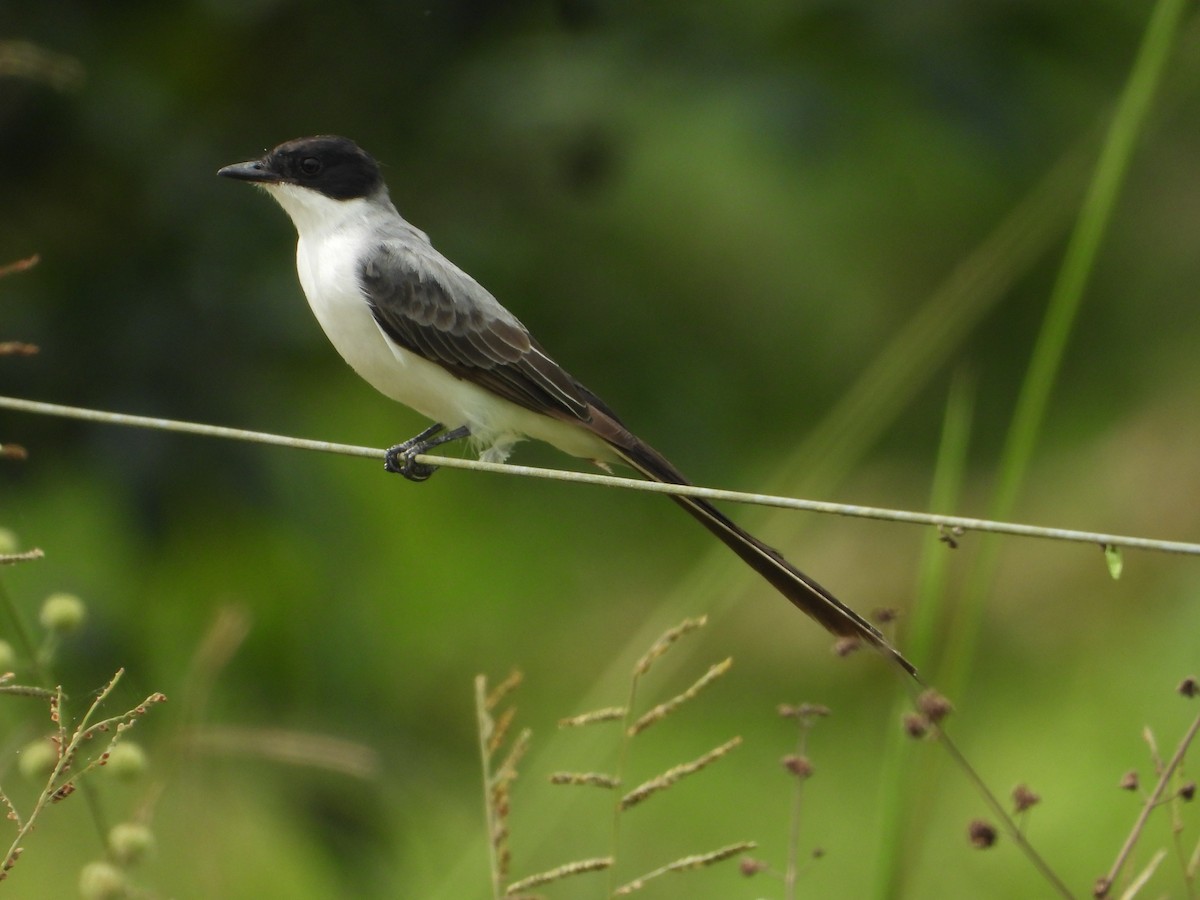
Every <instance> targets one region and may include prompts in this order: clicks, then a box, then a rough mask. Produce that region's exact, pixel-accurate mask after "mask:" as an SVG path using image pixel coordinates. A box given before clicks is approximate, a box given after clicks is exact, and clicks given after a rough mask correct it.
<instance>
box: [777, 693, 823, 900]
mask: <svg viewBox="0 0 1200 900" xmlns="http://www.w3.org/2000/svg"><path fill="white" fill-rule="evenodd" d="M776 712H778V714H779V715H780V717H782V718H784V719H795V720H796V725H797V728H798V730H799V734H798V735H797V737H796V751H795V753H793V754H790V755H789V756H785V757H784V758H783V766H784V768H785V769H787V770H788V771H789V772H790V773H791V774H792V775H794V776H795V780H796V786H795V788H794V789H793V791H792V811H791V828H790V833H789V835H788V856H787V867H786V868H785V869H784V872H783V890H784V896H785V897H786V898H787V900H793V898H794V897H795V896H796V881H797V878H798V877H799V872H800V826H801V823H802V820H803V815H802V814H803V811H804V784H805V782H807V781H808V779H809V778H811V777H812V773H813V767H812V762H811V761H810V760H809V758H808V736H809V732H811V731H812V729H813V726H814V725H816V723H817V722H818V721H819V720H821V719H824V718H826V717H828V716H829V715H830V709H829V707H828V706H823V705H822V704H820V703H799V704H796V705H795V706H792V705H789V704H786V703H783V704H780V705H779V706H778V707H777V709H776Z"/></svg>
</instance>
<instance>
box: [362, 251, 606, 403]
mask: <svg viewBox="0 0 1200 900" xmlns="http://www.w3.org/2000/svg"><path fill="white" fill-rule="evenodd" d="M358 277H359V285H360V287H361V289H362V292H363V294H364V295H365V297H366V299H367V301H368V302H369V303H370V305H371V311H372V313H373V314H374V316H375V321H376V322H377V323H379V327H380V328H382V329H383V331H384V333H385V334H387V336H388V337H390V338H391V339H392V340H393V341H395V342H396V343H397V344H399V345H400V346H401V347H404V348H405V349H406V350H410V351H412V352H413V353H416V354H418V355H420V356H422V357H424V358H425V359H427V360H429V361H430V362H434V363H437V364H438V365H440V366H442V367H443V368H445V369H446V370H447V371H449V372H450V373H451V374H453V375H456V376H457V377H459V378H462V379H465V380H467V381H471V382H474V383H475V384H478V385H480V386H481V387H484V388H486V389H488V390H490V391H492V392H493V393H496V394H499V395H500V396H502V397H504V398H506V399H508V400H511V401H512V402H513V403H516V404H518V405H520V406H523V407H525V408H527V409H531V410H533V411H535V412H540V413H544V414H548V415H552V416H554V417H555V418H567V419H577V420H580V421H584V422H587V421H590V420H591V409H592V407H593V406H595V407H599V408H601V409H605V410H606V412H607V409H606V408H605V407H604V405H603V404H601V403H600V402H599V401H598V400H597V398H596V397H595V396H594V395H593V394H592V393H591V392H590V391H589V390H587V388H585V387H584V386H583V385H581V384H580V383H579V382H578V381H576V380H575V379H574V378H572V377H571V375H570V374H569V373H567V372H566V371H565V370H564V369H563V368H562V367H561V366H559V365H558V364H557V363H556V362H554V361H553V360H552V359H550V357H548V356H547V355H546V354H545V352H544V351H543V350H542V348H541V347H540V346H539V345H538V343H537V342H536V341H535V340H534V339H533V338H532V337H531V336H530V334H529V332H528V331H527V330H526V328H525V326H524V325H522V324H521V323H520V321H518V319H517V318H516V317H515V316H514V315H512V313H510V312H508V310H506V309H505V308H504V307H503V306H501V305H500V303H499V302H498V301H497V300H496V299H495V298H494V297H492V295H491V294H489V293H488V292H487V291H486V290H485V289H484V288H483V287H481V286H480V285H479V283H478V282H476V281H475V280H474V279H472V278H471V277H470V276H469V275H467V274H466V273H464V272H463V271H462V270H461V269H458V268H457V267H455V266H454V265H453V264H452V263H450V262H449V261H447V260H445V258H444V257H441V256H440V254H437V252H436V251H433V252H432V254H430V255H421V254H416V253H414V252H413V250H412V249H411V248H410V247H409V246H406V242H404V241H397V240H388V241H383V242H381V243H380V244H379V245H378V246H377V248H376V249H375V252H373V253H371V254H368V255H367V257H366V258H365V259H364V260H363V262H362V264H361V265H360V266H359V272H358Z"/></svg>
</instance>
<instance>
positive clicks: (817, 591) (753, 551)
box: [610, 432, 917, 677]
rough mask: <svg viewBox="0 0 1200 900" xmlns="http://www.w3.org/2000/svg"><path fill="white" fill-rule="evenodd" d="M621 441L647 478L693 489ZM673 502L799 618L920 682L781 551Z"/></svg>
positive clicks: (716, 515) (693, 506)
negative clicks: (869, 650)
mask: <svg viewBox="0 0 1200 900" xmlns="http://www.w3.org/2000/svg"><path fill="white" fill-rule="evenodd" d="M621 437H622V438H623V440H621V441H620V444H619V445H618V444H617V443H616V442H611V441H610V442H611V444H612V446H613V449H614V450H616V451H617V452H618V453H619V454H620V455H621V458H622V459H624V460H625V461H626V462H627V463H628V464H629V465H630V466H632V467H633V468H635V469H637V470H638V471H639V472H640V473H641V474H642V475H644V476H645V477H646V478H648V479H650V480H651V481H659V482H664V483H666V484H691V482H689V481H688V480H687V479H686V478H685V477H684V476H683V474H682V473H681V472H680V471H679V470H678V469H676V468H675V467H674V466H673V465H671V463H670V462H668V461H667V460H666V459H665V458H664V457H663V456H662V455H661V454H660V453H659V452H658V451H657V450H655V449H654V448H653V447H650V446H649V445H648V444H646V443H644V442H643V441H641V440H640V439H639V438H637V437H636V436H634V435H632V434H629V433H628V432H625V434H623V435H621ZM671 499H672V500H674V501H675V502H676V503H678V504H679V505H680V506H682V507H683V508H684V509H685V510H687V511H688V512H689V513H690V514H691V515H692V516H693V517H694V518H695V519H696V520H698V521H699V522H700V524H701V525H703V526H704V527H705V528H707V529H708V530H709V531H711V532H712V533H713V534H714V535H715V536H716V537H717V538H719V539H720V541H721V542H722V543H723V544H725V546H727V547H728V548H729V549H730V550H732V551H733V552H734V553H736V554H737V555H738V556H739V557H741V558H742V561H743V562H745V563H746V564H747V565H748V566H750V568H752V569H754V571H756V572H757V573H758V574H759V575H761V576H762V577H763V578H765V579H766V580H767V581H769V582H770V583H771V585H772V586H773V587H774V588H775V589H776V590H777V591H779V593H781V594H783V596H785V597H787V599H788V600H790V601H791V602H792V604H793V605H795V606H796V607H797V608H798V609H799V610H800V611H801V612H803V613H805V614H807V615H808V616H810V617H812V618H813V619H815V620H816V621H817V622H818V623H819V624H820V625H822V626H823V627H824V628H826V629H827V630H828V631H830V632H832V633H833V634H835V635H838V636H839V637H852V638H858V639H859V640H861V641H864V642H865V643H868V644H871V645H873V646H875V647H877V648H878V649H879V651H880V652H881V653H883V654H884V656H886V657H890V658H891V659H892V660H894V661H895V662H896V663H897V664H898V665H899V666H900V667H901V668H902V669H904V670H905V671H906V672H908V674H910V675H912V676H914V677H916V675H917V670H916V667H915V666H914V665H913V664H912V663H910V662H909V661H908V660H907V659H905V658H904V656H903V655H902V654H901V653H900V651H898V650H896V648H894V647H893V646H892V645H891V644H890V643H888V640H887V638H885V637H884V636H883V635H882V634H880V632H879V629H877V628H876V627H875V626H874V625H872V624H871V623H870V622H868V621H867V620H866V619H864V618H863V617H862V616H860V615H859V614H858V613H856V612H855V611H854V610H852V609H851V608H850V607H848V606H846V604H844V603H842V601H840V600H839V599H838V598H837V597H835V596H833V594H831V593H830V592H829V591H827V590H826V589H825V588H823V587H821V585H819V584H817V582H815V581H813V580H812V579H811V578H809V577H808V576H807V575H805V574H804V573H803V572H801V571H800V570H799V569H797V568H796V567H795V566H793V565H792V564H791V563H789V562H788V561H787V560H786V559H784V558H783V556H782V555H781V554H780V553H779V551H778V550H775V549H773V548H772V547H768V546H767V545H766V544H764V543H763V542H762V541H760V540H759V539H758V538H756V537H755V536H754V535H752V534H750V533H749V532H748V531H746V530H745V529H744V528H742V527H740V526H739V525H737V524H735V523H734V522H733V521H732V520H730V519H729V518H728V517H727V516H726V515H724V514H723V513H722V512H720V511H719V510H718V509H717V508H716V507H714V506H713V505H712V504H711V503H709V502H708V501H706V500H703V499H700V498H699V497H682V496H679V495H677V494H672V495H671Z"/></svg>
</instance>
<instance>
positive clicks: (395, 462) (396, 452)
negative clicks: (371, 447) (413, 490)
mask: <svg viewBox="0 0 1200 900" xmlns="http://www.w3.org/2000/svg"><path fill="white" fill-rule="evenodd" d="M425 449H426V448H425V447H424V446H423V445H421V444H414V443H412V442H411V441H406V442H405V443H403V444H397V445H396V446H395V447H391V448H389V449H388V452H387V453H386V454H384V457H383V467H384V469H386V470H387V471H389V472H391V473H393V474H395V475H403V476H404V477H405V478H407V479H408V480H409V481H426V480H427V479H428V478H429V476H430V475H432V474H433V473H434V472H436V471H437V470H438V467H437V466H431V465H429V464H428V463H420V462H417V460H416V457H417V456H418V455H419V454H421V453H424V452H425Z"/></svg>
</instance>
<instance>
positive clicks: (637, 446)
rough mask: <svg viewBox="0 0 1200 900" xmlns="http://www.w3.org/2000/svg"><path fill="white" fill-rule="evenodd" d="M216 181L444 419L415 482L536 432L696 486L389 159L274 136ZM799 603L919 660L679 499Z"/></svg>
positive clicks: (332, 321)
mask: <svg viewBox="0 0 1200 900" xmlns="http://www.w3.org/2000/svg"><path fill="white" fill-rule="evenodd" d="M217 174H218V175H221V176H224V177H226V178H231V179H235V180H239V181H245V182H250V183H251V184H254V185H256V186H258V187H260V188H262V189H263V190H265V191H266V193H268V194H269V195H270V196H271V197H272V198H273V199H274V200H275V201H276V202H277V203H278V204H279V205H280V206H281V207H283V210H284V211H285V212H286V213H287V214H288V216H289V217H290V218H291V220H292V223H293V224H294V225H295V228H296V232H297V236H298V240H297V244H296V270H297V273H298V275H299V279H300V285H301V288H302V289H303V291H304V294H305V296H306V298H307V299H308V303H309V306H310V307H311V309H312V312H313V314H314V315H315V316H316V319H317V321H318V323H320V325H321V327H322V329H323V330H324V331H325V334H326V335H327V337H328V338H329V340H330V342H331V343H332V344H333V346H334V348H335V349H336V350H337V351H338V353H339V354H340V355H341V356H342V358H343V359H344V360H345V361H346V362H347V363H348V364H349V365H350V367H351V368H352V369H354V371H355V372H357V373H358V374H359V375H360V376H361V377H362V378H363V379H364V380H365V381H366V382H367V383H369V384H370V385H371V386H373V387H374V388H375V389H376V390H378V391H380V392H381V393H382V394H384V395H385V396H387V397H389V398H391V399H392V400H396V401H398V402H400V403H402V404H404V405H405V406H408V407H410V408H411V409H413V410H415V411H416V412H418V413H420V414H421V415H422V416H424V417H426V418H428V419H429V420H430V421H431V422H432V423H433V424H431V425H430V426H429V427H428V428H426V429H425V430H424V431H422V432H421V433H420V434H418V435H416V436H415V437H413V438H410V439H409V440H406V441H404V442H402V443H399V444H397V445H395V446H393V447H391V448H390V449H389V450H388V451H387V453H386V454H385V457H384V459H385V468H386V469H387V470H388V471H389V472H395V473H399V474H401V475H404V476H405V477H406V478H408V479H410V480H412V481H422V480H424V479H426V478H428V477H429V476H430V475H432V474H433V471H434V470H435V466H433V465H430V464H428V463H423V462H418V461H417V460H416V457H417V456H418V455H421V454H424V453H425V452H426V451H428V450H430V449H432V448H434V447H437V446H439V445H441V444H444V443H447V442H449V441H454V440H460V439H466V440H468V441H469V444H470V446H471V447H472V448H473V449H475V450H476V451H477V452H479V453H480V458H481V459H483V460H485V461H490V462H503V461H505V460H506V459H507V457H508V455H509V454H510V452H511V451H512V448H513V445H514V444H516V443H517V442H518V441H521V440H524V439H527V438H531V439H535V440H540V441H544V442H546V443H549V444H551V445H553V446H555V447H557V448H558V449H560V450H562V451H563V452H565V453H567V454H569V455H571V456H575V457H580V458H582V459H586V460H591V461H593V462H596V463H597V464H599V465H600V466H602V467H604V468H607V467H608V465H609V464H610V463H613V462H616V463H624V464H626V465H628V466H629V467H631V468H632V469H634V470H635V471H637V472H638V473H640V474H641V475H642V476H643V477H644V478H647V479H649V480H652V481H657V482H663V483H666V484H677V485H687V484H690V482H689V481H688V480H687V478H685V477H684V475H683V474H682V473H681V472H680V471H679V470H678V469H677V468H676V467H675V466H674V465H672V464H671V463H670V462H669V461H668V460H667V459H666V457H664V456H663V455H662V454H661V453H659V452H658V451H657V450H655V449H654V448H653V447H651V446H650V445H649V444H648V443H646V442H645V441H643V440H642V439H641V438H639V437H638V436H636V435H635V434H634V433H633V432H632V431H630V430H629V428H628V427H626V425H625V424H624V422H622V420H621V419H620V418H619V417H618V416H617V414H616V413H615V412H614V411H613V410H612V409H611V408H610V407H609V406H608V404H606V403H605V402H604V401H603V400H601V399H600V398H599V397H598V396H597V395H596V394H594V393H593V392H592V391H591V390H589V389H588V388H587V387H585V386H584V385H583V383H582V382H580V381H579V380H578V379H577V378H575V377H574V376H573V375H571V374H570V373H569V372H567V370H566V369H564V368H563V367H562V366H560V365H559V364H558V363H557V362H556V361H555V360H554V359H553V358H552V357H551V356H550V355H549V354H548V353H547V352H546V351H545V350H544V349H543V347H542V345H541V344H540V343H538V341H537V340H536V339H535V338H534V337H533V336H532V335H531V334H530V333H529V329H527V328H526V327H525V326H524V325H523V324H522V323H521V321H520V320H519V319H518V318H517V317H516V316H515V315H513V313H511V312H509V310H508V309H506V308H505V307H504V306H502V305H501V304H500V302H499V301H498V300H497V299H496V298H495V297H494V296H492V294H491V293H489V292H488V291H487V289H485V288H484V287H483V286H482V285H481V284H480V283H479V282H478V281H476V280H475V279H474V278H472V277H471V276H470V275H468V274H467V273H466V272H465V271H464V270H463V269H461V268H460V267H459V266H457V265H455V264H454V263H453V262H451V261H450V260H449V259H447V258H446V257H445V256H443V255H442V254H441V253H440V252H439V251H438V250H437V249H436V248H434V246H433V244H432V243H431V242H430V240H429V237H428V236H427V235H426V234H425V232H423V231H421V230H420V229H418V228H416V227H415V226H413V225H411V224H409V222H408V221H406V220H405V219H404V218H403V217H402V216H401V215H400V213H399V212H398V211H397V209H396V207H395V205H394V204H393V203H392V200H391V197H390V195H389V193H388V188H387V185H386V184H385V183H384V179H383V175H382V173H381V170H380V166H379V163H378V162H377V161H376V160H375V158H374V157H372V156H371V155H370V154H368V153H367V152H366V151H364V150H363V149H362V148H361V147H359V146H358V144H356V143H355V142H354V141H352V140H350V139H349V138H345V137H341V136H338V135H316V136H313V137H303V138H297V139H295V140H290V141H286V142H284V143H282V144H279V145H278V146H277V147H275V148H274V149H272V150H270V151H268V152H266V153H265V155H263V156H262V157H260V158H258V159H253V160H249V161H246V162H241V163H235V164H233V165H229V166H225V167H224V168H221V169H220V170H219V171H218V173H217ZM670 496H671V499H672V500H673V501H674V502H675V503H677V504H678V505H679V506H681V507H683V509H684V510H686V511H687V512H688V513H690V514H691V515H692V516H693V517H694V518H695V519H697V520H698V521H699V522H700V524H701V525H703V526H704V527H705V528H707V529H708V531H709V532H711V533H712V534H713V535H714V536H715V537H716V538H717V539H718V540H720V541H721V542H722V543H724V544H725V545H726V546H727V547H729V549H731V550H732V551H733V552H734V553H735V554H736V555H737V556H738V557H739V558H741V560H742V561H743V562H745V563H746V564H747V565H749V566H750V568H752V569H753V570H754V571H755V572H757V573H758V574H759V575H761V576H762V577H763V578H765V579H766V580H767V582H769V583H770V584H771V585H772V586H773V587H774V588H775V589H776V590H777V591H779V593H781V594H782V595H783V596H784V597H786V598H787V599H788V600H789V601H791V603H792V604H793V605H795V606H796V607H798V608H799V609H800V610H801V611H802V612H804V613H806V614H807V615H808V616H810V617H811V618H812V619H813V620H815V621H816V622H817V623H818V624H820V625H821V626H823V627H824V628H825V629H827V630H828V631H829V632H830V633H832V634H834V635H836V636H837V637H839V638H842V639H849V641H850V644H851V645H853V644H858V643H862V644H866V645H869V646H873V647H875V648H876V649H878V650H879V651H880V652H881V653H882V654H883V655H884V656H885V657H886V658H889V659H890V660H892V661H893V662H895V663H896V664H897V665H898V666H899V667H900V668H901V669H903V670H904V671H905V672H907V673H909V674H910V675H913V676H914V677H915V676H916V668H915V667H914V666H913V665H912V663H910V662H909V661H908V660H907V659H906V658H905V657H904V656H903V655H902V654H901V653H900V652H899V651H898V650H897V649H895V648H894V647H893V646H892V644H891V643H890V642H889V641H888V640H887V638H885V637H884V635H883V634H882V633H881V632H880V631H879V629H877V628H876V627H875V626H874V625H872V624H871V623H870V622H869V621H867V620H866V619H865V618H863V617H862V616H861V615H859V614H858V613H857V612H855V611H854V610H853V609H851V608H850V607H849V606H847V605H846V604H844V603H842V601H840V600H839V599H837V597H835V596H834V595H833V594H832V593H831V592H830V591H828V590H826V589H825V588H824V587H822V586H821V585H820V584H818V583H817V582H816V581H815V580H813V579H812V578H810V577H809V576H808V575H806V574H804V573H803V572H801V571H800V570H799V569H798V568H796V567H795V566H793V565H792V564H791V563H789V562H788V561H787V560H786V559H784V557H783V556H782V554H780V553H779V551H777V550H775V549H774V548H772V547H770V546H768V545H767V544H766V543H764V542H763V541H761V540H759V539H758V538H756V537H754V536H753V535H752V534H750V533H749V532H747V531H746V530H745V529H743V528H742V527H741V526H739V525H737V524H736V523H735V522H733V520H731V519H730V518H729V517H728V516H726V515H725V514H724V513H722V512H721V511H720V510H718V509H717V508H716V507H714V506H713V505H712V504H711V503H709V502H708V501H706V500H704V499H701V498H698V497H691V496H681V495H674V494H673V495H670Z"/></svg>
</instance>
